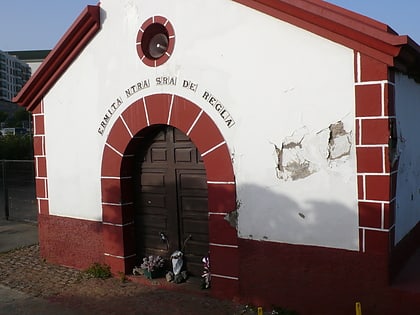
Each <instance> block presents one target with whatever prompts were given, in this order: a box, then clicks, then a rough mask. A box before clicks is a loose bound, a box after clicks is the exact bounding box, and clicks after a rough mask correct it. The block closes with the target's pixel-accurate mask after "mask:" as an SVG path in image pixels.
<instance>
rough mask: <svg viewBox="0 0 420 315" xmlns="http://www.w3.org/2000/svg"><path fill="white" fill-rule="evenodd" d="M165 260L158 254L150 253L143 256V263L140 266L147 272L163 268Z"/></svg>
mask: <svg viewBox="0 0 420 315" xmlns="http://www.w3.org/2000/svg"><path fill="white" fill-rule="evenodd" d="M164 263H165V260H164V259H163V258H162V257H160V256H154V255H150V256H148V257H144V258H143V263H142V264H141V265H140V268H141V269H143V270H147V271H149V272H152V271H155V270H159V269H161V268H163V266H164Z"/></svg>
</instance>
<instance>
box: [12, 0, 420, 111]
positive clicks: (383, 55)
mask: <svg viewBox="0 0 420 315" xmlns="http://www.w3.org/2000/svg"><path fill="white" fill-rule="evenodd" d="M233 1H235V2H238V3H240V4H243V5H245V6H248V7H250V8H253V9H255V10H258V11H260V12H263V13H265V14H268V15H271V16H273V17H275V18H278V19H280V20H283V21H285V22H288V23H290V24H293V25H295V26H297V27H300V28H302V29H305V30H308V31H310V32H312V33H314V34H318V35H320V36H322V37H324V38H327V39H330V40H332V41H334V42H336V43H339V44H342V45H344V46H346V47H349V48H351V49H354V50H356V51H359V52H361V53H364V54H366V55H369V56H371V57H373V58H375V59H377V60H379V61H382V62H384V63H385V64H387V65H389V66H390V67H395V68H396V69H398V70H400V71H402V72H404V73H406V74H408V75H410V76H412V77H414V78H415V79H417V80H420V47H419V46H418V44H417V43H415V42H414V41H413V40H412V39H411V38H410V37H408V36H399V35H398V34H397V33H396V32H395V31H394V30H392V29H391V28H390V27H389V26H388V25H386V24H383V23H380V22H378V21H375V20H373V19H371V18H368V17H365V16H363V15H360V14H357V13H354V12H352V11H349V10H346V9H343V8H341V7H338V6H336V5H333V4H330V3H328V2H325V1H322V0H233ZM99 11H100V8H99V6H88V7H87V8H86V9H85V10H84V11H83V13H82V14H81V15H80V16H79V18H78V19H77V20H76V21H75V22H74V24H73V25H72V26H71V28H70V29H69V30H68V31H67V33H66V34H65V35H64V37H63V38H62V39H61V40H60V42H59V43H58V44H57V46H56V47H55V48H54V49H53V51H52V52H51V53H50V54H49V55H48V57H47V58H46V59H45V61H44V63H43V64H42V65H41V67H40V68H39V69H38V71H37V72H36V73H35V74H34V75H33V76H32V78H31V79H30V80H29V81H28V82H27V83H26V84H25V86H24V87H23V89H22V90H21V91H20V92H19V94H18V95H17V96H16V97H15V98H14V99H13V101H14V102H16V103H18V104H19V105H22V106H25V107H27V108H28V110H32V109H33V108H34V107H35V106H36V105H37V104H38V103H39V102H40V101H41V99H42V98H43V97H44V95H45V94H46V93H47V92H48V90H49V89H50V88H51V87H52V86H53V84H54V83H55V81H56V80H57V79H58V78H59V77H60V76H61V75H62V74H63V73H64V72H65V71H66V69H67V68H68V66H69V65H70V64H71V63H72V61H73V60H74V59H75V58H76V57H77V55H78V54H79V53H80V52H81V51H82V50H83V48H84V47H85V45H87V43H88V42H89V41H90V39H91V38H92V37H93V36H94V35H95V34H96V33H97V31H98V30H99V28H100V12H99Z"/></svg>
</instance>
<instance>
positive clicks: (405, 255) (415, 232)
mask: <svg viewBox="0 0 420 315" xmlns="http://www.w3.org/2000/svg"><path fill="white" fill-rule="evenodd" d="M419 247H420V223H418V224H417V225H416V226H415V227H414V228H413V229H412V230H411V231H410V232H409V233H408V234H407V235H406V236H405V237H404V238H403V239H402V240H401V241H400V242H399V243H398V244H397V245H396V246H395V247H394V248H393V249H392V254H391V277H392V278H394V277H395V276H396V275H397V274H398V272H399V271H400V270H401V268H402V267H403V266H404V264H405V262H406V261H407V259H409V258H410V256H412V255H413V254H414V252H415V251H416V250H417V249H418V248H419Z"/></svg>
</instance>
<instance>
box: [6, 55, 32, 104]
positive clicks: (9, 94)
mask: <svg viewBox="0 0 420 315" xmlns="http://www.w3.org/2000/svg"><path fill="white" fill-rule="evenodd" d="M31 73H32V72H31V67H30V66H29V65H28V64H27V63H25V62H24V61H21V60H19V59H18V58H17V57H16V56H13V55H10V54H8V53H6V52H3V51H1V50H0V100H3V101H11V100H12V98H13V97H14V96H15V95H16V94H17V93H18V92H19V91H20V89H21V88H22V87H23V85H24V84H25V82H26V81H28V80H29V78H30V77H31Z"/></svg>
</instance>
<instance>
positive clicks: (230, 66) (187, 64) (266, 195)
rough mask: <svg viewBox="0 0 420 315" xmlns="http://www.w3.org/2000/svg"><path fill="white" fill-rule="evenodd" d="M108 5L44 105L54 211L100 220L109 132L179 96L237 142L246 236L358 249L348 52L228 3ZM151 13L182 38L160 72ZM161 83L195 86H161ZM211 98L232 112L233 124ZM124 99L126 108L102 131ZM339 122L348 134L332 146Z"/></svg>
mask: <svg viewBox="0 0 420 315" xmlns="http://www.w3.org/2000/svg"><path fill="white" fill-rule="evenodd" d="M101 8H102V20H103V25H102V29H101V31H100V32H99V34H98V35H97V36H96V37H95V38H94V39H93V40H92V42H91V43H90V44H89V45H88V46H87V48H86V49H85V50H84V52H83V53H82V55H80V56H79V57H78V58H77V59H76V60H75V62H74V63H73V64H72V66H71V67H70V69H68V71H66V73H65V74H64V75H63V76H62V77H61V78H60V79H59V80H58V82H57V83H56V85H55V86H54V87H53V89H52V90H51V91H50V92H49V93H48V95H47V96H46V97H45V100H44V106H45V119H46V126H45V130H46V134H47V136H46V151H47V155H48V164H47V171H48V185H49V187H48V193H49V200H50V213H51V214H54V215H59V216H66V217H76V218H83V219H88V220H101V217H102V209H101V192H100V170H101V158H102V150H103V147H104V143H105V140H106V137H107V134H108V132H109V130H110V129H111V126H112V124H113V123H114V122H115V119H116V118H117V117H118V115H119V114H120V113H121V112H122V111H123V110H124V109H125V108H127V107H128V106H129V105H130V104H132V103H133V102H134V101H135V100H137V99H139V98H142V97H144V96H146V95H150V94H154V93H161V92H164V93H175V94H177V95H180V96H182V97H184V98H187V99H189V100H191V101H192V102H194V103H195V104H197V105H198V106H200V107H202V108H203V109H204V110H205V111H206V113H207V114H209V115H210V116H211V117H212V118H213V120H214V122H215V123H216V124H217V125H218V127H219V129H220V130H221V132H222V134H223V135H224V137H225V140H226V141H227V143H228V146H229V148H230V150H231V153H232V158H233V161H234V170H235V176H236V184H237V195H238V201H239V204H240V207H239V210H238V211H239V226H238V230H239V232H238V233H239V236H241V237H244V238H252V239H261V240H271V241H278V242H288V243H297V244H310V245H319V246H328V247H335V248H345V249H351V250H357V249H358V219H357V185H356V166H355V146H354V143H355V141H354V136H355V135H354V134H355V132H354V115H355V114H354V103H355V100H354V77H353V76H354V74H353V69H354V66H353V51H352V50H351V49H347V48H345V47H343V46H340V45H337V44H335V43H333V42H331V41H329V40H325V39H323V38H320V37H318V36H316V35H314V34H312V33H309V32H307V31H304V30H301V29H299V28H297V27H294V26H292V25H290V24H287V23H284V22H282V21H279V20H276V19H274V18H272V17H269V16H267V15H264V14H262V13H259V12H256V11H254V10H252V9H250V8H247V7H244V6H241V5H239V4H237V3H234V2H232V1H226V0H212V1H204V0H203V1H198V0H184V1H182V3H180V1H171V0H154V1H153V3H151V2H150V1H146V0H122V1H112V0H104V1H101ZM220 12H223V14H222V15H221V14H220ZM154 15H161V16H165V17H167V18H168V19H169V20H170V21H171V23H172V25H173V26H174V29H175V33H176V42H175V50H174V53H173V55H172V57H171V58H170V60H169V61H168V62H167V63H165V64H164V65H162V66H160V67H158V68H150V67H146V66H145V65H144V64H143V63H142V62H141V61H140V60H139V58H138V56H137V53H136V49H135V47H136V46H135V45H136V37H137V32H138V29H139V27H140V26H141V25H142V24H143V22H144V21H145V20H147V19H148V18H149V17H151V16H154ZM157 76H175V77H177V78H178V79H179V82H182V80H183V79H187V80H192V81H193V82H195V83H197V84H198V89H197V91H196V92H193V91H189V90H187V89H185V88H182V86H179V84H178V86H166V87H161V86H160V87H158V86H156V85H155V84H153V83H154V80H155V78H156V77H157ZM145 79H150V81H151V82H152V85H151V87H150V88H148V89H146V90H143V91H141V92H138V93H136V94H135V95H133V96H132V97H130V98H129V99H127V97H126V96H125V93H124V91H125V90H126V89H127V88H129V87H130V86H132V85H133V84H135V83H137V82H140V81H143V80H145ZM204 91H208V92H210V93H212V94H214V96H215V97H216V98H218V99H219V100H220V101H221V102H222V103H223V104H224V106H225V107H226V108H227V109H228V111H229V112H230V113H231V115H232V117H233V118H234V120H235V125H234V126H233V127H231V128H228V127H227V126H226V124H225V123H224V121H223V120H222V119H221V117H220V116H219V114H218V113H217V112H216V111H215V110H214V108H212V106H211V105H210V104H209V103H207V102H206V101H205V100H203V98H202V95H203V92H204ZM118 97H121V98H122V99H123V104H122V105H121V106H120V107H119V108H118V110H117V111H116V112H115V113H114V116H113V118H112V120H111V122H110V125H109V126H107V129H106V130H105V132H104V135H100V134H99V133H98V131H97V130H98V127H99V125H100V122H101V120H102V118H103V116H104V114H105V113H106V111H107V109H108V108H109V107H110V105H111V104H112V103H113V102H114V101H115V99H116V98H118ZM338 122H342V125H340V124H338ZM334 124H337V125H336V126H338V129H340V130H341V131H342V132H341V133H340V132H338V133H337V135H334V137H333V138H335V139H330V138H331V130H330V126H331V125H334ZM330 140H331V142H330ZM333 140H334V141H333ZM293 143H294V144H293ZM276 148H277V150H276ZM282 148H283V150H282ZM334 150H336V151H334ZM340 152H341V153H344V154H343V157H341V158H339V155H341V153H340ZM280 153H281V154H280ZM279 154H280V155H279ZM279 156H281V158H282V163H281V165H282V166H283V167H278V164H279ZM329 157H330V158H329ZM334 158H337V159H335V160H334ZM296 167H297V168H298V169H299V168H300V170H296V169H295V168H296ZM281 169H282V170H283V172H281ZM309 173H311V175H309V176H306V175H308V174H309Z"/></svg>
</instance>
